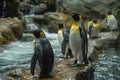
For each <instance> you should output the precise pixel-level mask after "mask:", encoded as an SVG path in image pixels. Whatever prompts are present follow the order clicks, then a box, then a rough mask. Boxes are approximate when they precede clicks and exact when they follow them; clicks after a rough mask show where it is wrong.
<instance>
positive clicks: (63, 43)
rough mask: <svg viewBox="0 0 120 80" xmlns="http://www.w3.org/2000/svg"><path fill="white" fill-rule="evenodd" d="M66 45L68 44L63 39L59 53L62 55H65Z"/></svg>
mask: <svg viewBox="0 0 120 80" xmlns="http://www.w3.org/2000/svg"><path fill="white" fill-rule="evenodd" d="M67 43H68V41H67V40H65V39H64V40H63V41H62V45H61V51H62V53H63V55H64V54H65V49H66V46H67Z"/></svg>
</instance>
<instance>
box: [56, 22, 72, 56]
mask: <svg viewBox="0 0 120 80" xmlns="http://www.w3.org/2000/svg"><path fill="white" fill-rule="evenodd" d="M57 25H58V27H59V30H58V42H59V44H60V46H61V51H62V54H63V56H62V57H63V58H68V57H70V58H73V55H72V52H71V49H70V47H69V31H68V29H67V28H64V26H63V24H57Z"/></svg>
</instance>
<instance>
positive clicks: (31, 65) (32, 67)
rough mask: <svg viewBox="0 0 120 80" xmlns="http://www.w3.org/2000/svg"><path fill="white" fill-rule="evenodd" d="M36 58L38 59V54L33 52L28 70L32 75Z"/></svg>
mask: <svg viewBox="0 0 120 80" xmlns="http://www.w3.org/2000/svg"><path fill="white" fill-rule="evenodd" d="M37 60H38V56H37V55H35V54H33V57H32V59H31V64H30V72H31V74H32V75H34V71H35V66H36V63H37Z"/></svg>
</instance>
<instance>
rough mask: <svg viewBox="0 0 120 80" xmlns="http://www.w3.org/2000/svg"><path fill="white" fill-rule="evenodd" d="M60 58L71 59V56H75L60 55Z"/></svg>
mask: <svg viewBox="0 0 120 80" xmlns="http://www.w3.org/2000/svg"><path fill="white" fill-rule="evenodd" d="M59 58H63V59H69V58H73V56H72V55H66V56H65V55H60V56H59Z"/></svg>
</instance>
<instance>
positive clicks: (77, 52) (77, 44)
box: [68, 13, 88, 67]
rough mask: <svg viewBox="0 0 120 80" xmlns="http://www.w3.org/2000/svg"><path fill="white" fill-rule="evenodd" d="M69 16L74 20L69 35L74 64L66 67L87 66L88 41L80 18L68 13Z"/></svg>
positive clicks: (77, 15)
mask: <svg viewBox="0 0 120 80" xmlns="http://www.w3.org/2000/svg"><path fill="white" fill-rule="evenodd" d="M70 15H71V16H72V18H73V19H74V22H73V24H72V26H71V29H70V35H69V40H70V41H69V42H70V43H69V44H70V48H71V50H72V54H73V56H74V62H73V63H72V64H68V65H69V66H72V67H76V66H79V65H81V64H82V63H84V64H86V65H87V64H88V59H87V52H88V39H87V33H86V31H85V27H84V26H83V23H82V16H80V15H79V14H78V13H70Z"/></svg>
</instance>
